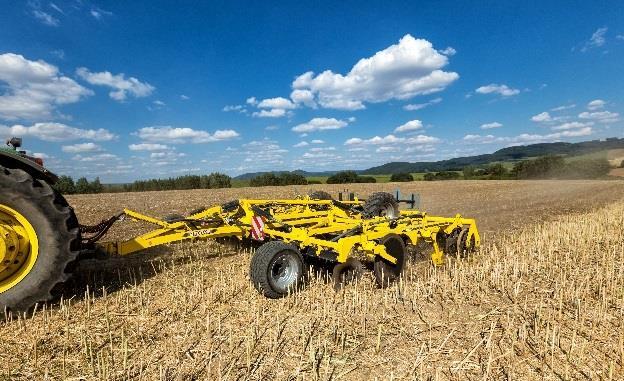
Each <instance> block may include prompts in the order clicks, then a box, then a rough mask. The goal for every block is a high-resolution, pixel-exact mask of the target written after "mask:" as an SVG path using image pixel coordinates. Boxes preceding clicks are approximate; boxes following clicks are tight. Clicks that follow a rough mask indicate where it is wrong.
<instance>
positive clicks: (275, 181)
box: [249, 173, 281, 187]
mask: <svg viewBox="0 0 624 381" xmlns="http://www.w3.org/2000/svg"><path fill="white" fill-rule="evenodd" d="M249 185H250V186H252V187H263V186H270V185H281V184H280V178H279V177H277V176H275V174H273V173H264V174H262V175H260V176H256V177H254V178H253V179H251V180H249Z"/></svg>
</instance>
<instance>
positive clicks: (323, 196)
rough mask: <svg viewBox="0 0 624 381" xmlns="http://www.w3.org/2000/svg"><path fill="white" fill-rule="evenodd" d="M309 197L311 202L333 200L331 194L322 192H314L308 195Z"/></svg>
mask: <svg viewBox="0 0 624 381" xmlns="http://www.w3.org/2000/svg"><path fill="white" fill-rule="evenodd" d="M309 196H310V198H311V199H312V200H333V199H334V198H333V197H332V195H331V194H329V193H327V192H325V191H322V190H317V191H314V192H312V193H310V195H309Z"/></svg>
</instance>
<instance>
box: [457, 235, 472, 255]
mask: <svg viewBox="0 0 624 381" xmlns="http://www.w3.org/2000/svg"><path fill="white" fill-rule="evenodd" d="M468 230H469V229H468V228H463V229H462V231H461V232H459V235H458V236H457V257H458V258H467V257H468V256H469V255H470V254H472V253H474V251H475V238H474V235H473V236H472V237H470V247H468V245H467V242H468Z"/></svg>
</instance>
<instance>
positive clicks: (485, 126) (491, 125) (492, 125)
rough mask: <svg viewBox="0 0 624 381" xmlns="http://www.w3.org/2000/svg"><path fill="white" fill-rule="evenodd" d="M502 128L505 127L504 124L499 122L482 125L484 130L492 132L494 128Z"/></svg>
mask: <svg viewBox="0 0 624 381" xmlns="http://www.w3.org/2000/svg"><path fill="white" fill-rule="evenodd" d="M500 127H503V124H502V123H499V122H492V123H484V124H482V125H481V129H482V130H490V129H492V128H500Z"/></svg>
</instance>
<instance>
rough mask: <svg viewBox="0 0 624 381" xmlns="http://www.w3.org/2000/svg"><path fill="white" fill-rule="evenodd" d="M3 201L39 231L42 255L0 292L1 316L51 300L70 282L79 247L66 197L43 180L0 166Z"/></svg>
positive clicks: (75, 222)
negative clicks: (23, 276) (30, 267)
mask: <svg viewBox="0 0 624 381" xmlns="http://www.w3.org/2000/svg"><path fill="white" fill-rule="evenodd" d="M0 203H1V204H4V205H6V206H8V207H10V208H12V209H15V210H16V211H19V213H20V214H22V215H23V216H24V217H25V218H27V219H28V221H29V222H30V224H31V225H32V226H33V228H34V229H35V232H36V233H37V238H38V240H39V248H40V251H39V254H38V258H37V261H36V262H35V264H34V266H33V268H32V270H31V271H30V273H29V274H28V275H26V277H25V278H24V279H23V280H22V281H21V282H19V283H18V284H17V285H15V286H13V287H12V288H10V289H8V290H7V291H5V292H3V293H0V315H1V314H2V313H3V312H4V311H8V312H9V313H21V312H26V311H28V310H29V309H30V308H31V307H32V306H33V305H35V304H36V303H38V302H46V301H49V300H51V299H52V298H53V297H54V296H55V295H53V293H54V292H56V291H58V290H59V287H57V285H59V284H60V283H63V282H65V281H67V280H68V279H69V277H70V275H71V271H73V268H74V267H75V266H74V265H75V260H76V258H77V257H78V254H79V250H80V246H81V244H80V228H79V225H78V220H77V219H76V215H75V214H74V211H73V209H72V208H71V207H70V206H69V205H68V204H67V201H66V200H65V198H64V197H63V196H62V195H61V194H59V193H58V192H56V191H54V189H52V187H51V186H50V185H49V184H48V183H46V182H45V181H43V180H38V179H33V178H32V176H30V175H29V174H28V173H26V172H25V171H23V170H21V169H8V168H4V167H2V166H0Z"/></svg>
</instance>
